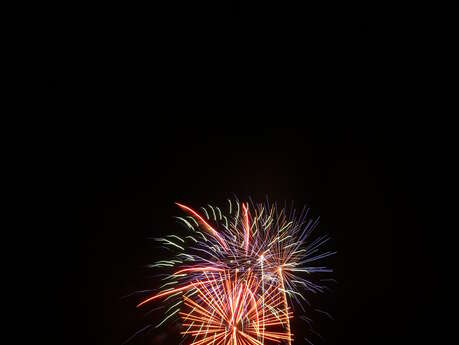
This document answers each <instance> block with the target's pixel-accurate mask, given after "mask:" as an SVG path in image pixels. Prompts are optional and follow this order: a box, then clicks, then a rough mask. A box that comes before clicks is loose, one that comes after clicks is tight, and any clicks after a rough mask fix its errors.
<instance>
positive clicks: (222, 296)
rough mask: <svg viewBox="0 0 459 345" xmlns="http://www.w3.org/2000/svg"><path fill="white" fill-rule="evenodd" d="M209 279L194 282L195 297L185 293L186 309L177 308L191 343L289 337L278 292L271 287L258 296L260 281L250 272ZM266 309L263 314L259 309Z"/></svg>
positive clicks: (249, 343)
mask: <svg viewBox="0 0 459 345" xmlns="http://www.w3.org/2000/svg"><path fill="white" fill-rule="evenodd" d="M219 277H220V279H217V280H215V279H212V283H210V284H206V283H205V282H202V281H201V282H197V283H196V284H194V288H195V289H196V291H197V297H196V298H194V299H191V298H188V297H185V298H184V301H185V306H186V307H187V308H188V309H189V311H188V312H181V313H180V315H181V317H182V320H183V327H184V329H185V330H184V331H182V334H184V335H188V336H190V337H192V338H193V339H192V342H191V345H210V344H215V345H218V344H221V345H230V344H231V345H232V344H240V345H262V344H264V343H262V336H261V334H262V331H263V330H262V327H263V325H264V327H265V328H266V329H265V330H264V338H265V339H268V340H270V341H272V342H273V343H280V342H282V341H284V340H285V341H291V339H292V335H291V333H290V332H289V331H288V330H287V324H286V320H288V319H289V318H290V317H291V316H292V315H291V312H288V311H287V314H285V311H284V305H283V304H284V302H283V297H282V293H281V291H280V290H279V289H278V288H274V287H271V288H270V289H268V290H267V291H265V294H264V299H262V298H261V296H260V294H259V292H260V282H259V281H257V279H256V277H254V275H253V274H248V275H247V276H246V277H245V278H244V279H243V280H239V279H237V277H236V276H234V277H233V278H231V277H230V273H229V272H225V273H224V274H223V275H222V274H221V273H219ZM263 308H266V309H267V310H269V312H268V313H265V314H264V316H263V312H262V309H263Z"/></svg>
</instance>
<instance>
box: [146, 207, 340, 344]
mask: <svg viewBox="0 0 459 345" xmlns="http://www.w3.org/2000/svg"><path fill="white" fill-rule="evenodd" d="M228 203H229V213H227V214H225V213H224V212H223V211H222V210H220V208H218V207H216V206H211V205H207V208H206V207H201V209H200V210H201V211H202V212H200V213H198V212H196V211H195V210H193V209H192V208H190V207H189V206H186V205H184V204H180V203H176V205H177V206H179V207H180V208H181V209H182V210H183V211H185V212H186V214H187V216H186V217H176V218H177V219H178V220H179V221H180V222H182V223H183V224H184V225H185V226H186V228H187V229H188V231H191V232H192V233H191V234H188V235H186V236H185V237H183V238H182V237H179V236H176V235H168V236H166V238H162V239H157V240H158V241H159V242H160V243H161V244H162V245H163V246H167V247H168V248H169V249H174V250H177V252H178V253H177V255H175V257H173V258H171V259H170V260H161V261H158V262H157V263H155V264H153V265H151V267H158V268H162V269H170V270H172V273H171V274H169V275H168V276H166V277H165V278H162V280H163V281H164V282H163V283H162V286H161V288H160V290H159V291H158V292H157V293H156V294H154V295H152V296H150V297H148V298H146V299H144V300H143V301H141V302H140V303H138V304H137V307H144V306H145V305H147V304H149V303H150V302H152V301H155V300H162V301H163V302H164V303H171V305H170V307H169V308H167V307H166V308H167V310H166V312H165V316H164V319H163V320H162V321H161V322H160V323H159V324H158V325H157V326H156V327H159V326H160V325H162V324H163V323H164V322H166V321H172V320H175V321H179V320H181V322H182V326H183V331H182V332H181V333H182V335H183V336H184V337H185V338H186V339H189V341H188V342H187V344H191V345H211V344H212V345H219V344H221V345H265V344H272V343H278V344H288V345H291V344H292V342H293V334H292V330H291V324H290V319H291V318H292V317H293V313H292V308H291V305H290V304H291V303H293V302H294V301H295V302H296V303H298V304H299V305H300V306H301V308H302V309H303V310H304V308H303V306H302V302H304V301H306V302H308V301H307V298H306V297H305V295H304V292H310V293H316V292H322V291H323V290H324V287H323V286H321V285H320V284H317V283H315V282H314V281H313V280H312V276H313V275H315V274H319V273H320V274H323V273H329V272H331V270H330V269H328V268H326V267H325V266H318V265H315V262H316V261H319V260H323V259H325V258H327V257H329V256H330V255H333V254H334V252H330V251H325V252H321V248H322V247H323V246H324V245H325V244H326V243H327V241H328V237H327V236H319V237H317V238H315V239H311V234H312V232H313V231H314V230H315V229H316V228H317V226H318V220H315V221H313V220H312V219H310V218H309V217H308V210H307V209H303V211H302V212H301V213H300V214H296V211H295V210H290V212H287V211H286V210H285V209H278V207H277V206H276V205H275V204H272V205H269V204H268V203H266V204H264V205H263V204H258V205H252V206H251V207H249V203H239V202H238V201H236V202H231V200H228ZM211 224H212V225H211ZM201 230H202V231H201ZM208 234H210V235H211V236H210V237H208ZM303 291H304V292H303ZM308 303H309V302H308ZM177 317H178V318H179V319H177Z"/></svg>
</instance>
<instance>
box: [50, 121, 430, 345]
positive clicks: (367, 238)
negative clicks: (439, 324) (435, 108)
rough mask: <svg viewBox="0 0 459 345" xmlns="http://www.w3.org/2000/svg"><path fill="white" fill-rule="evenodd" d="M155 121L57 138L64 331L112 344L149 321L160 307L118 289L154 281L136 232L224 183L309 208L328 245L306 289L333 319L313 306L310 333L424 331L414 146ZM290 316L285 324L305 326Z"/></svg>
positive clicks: (369, 338)
mask: <svg viewBox="0 0 459 345" xmlns="http://www.w3.org/2000/svg"><path fill="white" fill-rule="evenodd" d="M156 133H167V135H164V134H160V135H151V136H148V135H145V132H144V131H142V134H140V132H138V133H137V132H135V131H133V132H129V133H127V131H123V130H122V129H119V131H118V132H116V133H111V134H106V133H104V134H101V133H100V132H97V133H92V134H88V133H86V134H87V135H86V136H85V139H84V140H75V143H74V146H73V147H69V148H68V150H67V155H68V157H67V158H69V157H71V159H70V160H68V162H69V165H68V166H66V167H65V171H66V172H67V173H69V175H67V178H66V179H65V180H64V181H63V186H62V187H63V188H64V189H65V192H66V193H70V196H71V198H69V199H71V200H72V201H71V203H70V204H69V205H68V207H69V209H70V211H71V217H70V218H69V219H70V222H69V223H68V224H67V225H68V226H69V227H68V229H66V230H65V233H66V238H67V240H66V242H65V246H63V247H62V248H61V251H62V253H61V254H62V255H63V257H64V258H66V261H65V263H64V262H60V261H58V262H55V263H54V265H55V266H56V267H57V268H58V269H59V270H60V277H61V278H62V279H61V280H60V283H59V284H61V285H59V286H62V289H60V292H59V293H58V296H57V297H58V298H59V297H62V298H64V296H67V295H68V294H69V293H71V294H72V295H73V296H74V298H72V299H71V300H67V302H66V303H65V305H62V307H63V308H64V309H65V311H66V312H65V314H64V315H65V317H64V318H63V319H62V320H61V321H62V322H63V325H62V327H63V328H62V330H63V331H64V334H65V335H64V336H65V337H66V342H69V343H78V342H82V343H95V344H121V343H122V342H123V341H125V340H126V339H127V338H129V337H130V336H131V335H132V334H134V333H135V332H136V331H137V330H139V329H140V328H142V327H144V326H145V325H146V324H147V323H148V322H149V321H155V320H158V318H159V317H160V316H161V314H160V313H157V314H155V313H153V314H151V315H150V316H149V317H145V316H144V314H143V313H142V312H139V311H138V310H136V308H135V304H136V303H137V302H138V301H139V298H136V297H130V298H124V299H123V298H122V297H123V296H125V295H127V294H130V293H132V292H134V291H136V290H142V289H148V288H151V287H154V286H156V285H155V284H156V283H157V282H156V281H155V280H154V279H152V278H151V272H149V271H148V270H146V269H145V268H144V267H143V266H144V265H146V264H149V263H151V262H152V261H153V260H155V259H158V257H159V256H160V255H161V253H159V252H158V249H157V248H155V246H154V245H153V244H152V243H151V241H149V240H147V237H150V236H153V237H156V236H159V235H164V234H169V233H174V232H176V231H178V230H180V229H181V228H180V226H179V225H178V224H177V223H176V222H175V221H174V220H173V218H172V217H173V216H174V215H178V214H180V211H179V210H178V209H177V207H176V206H175V205H174V204H173V203H174V201H182V202H186V203H187V204H189V205H192V206H195V207H199V206H200V205H201V204H206V203H209V202H212V203H214V204H217V205H218V204H220V205H223V206H224V205H225V199H226V198H227V197H232V196H233V194H236V195H237V196H238V197H239V198H240V199H241V200H247V198H249V197H251V198H252V199H253V200H254V201H260V200H264V199H265V197H266V196H269V198H270V199H271V200H276V201H280V202H284V201H287V202H290V201H292V200H293V201H294V202H295V204H296V205H298V206H301V205H304V204H308V205H310V207H311V209H312V212H313V214H314V215H316V216H319V215H320V217H321V231H323V232H327V233H329V234H330V235H331V236H332V238H333V240H332V243H331V248H334V249H336V250H337V251H338V254H337V255H336V257H334V258H333V259H331V260H329V264H330V265H331V266H332V267H333V268H334V269H335V273H334V277H335V278H336V279H337V281H338V283H337V284H336V285H334V286H332V292H331V293H328V294H326V295H323V296H321V297H320V298H313V301H314V302H315V303H318V304H317V306H318V307H320V308H321V309H323V310H326V311H327V312H329V313H330V314H331V315H332V316H333V318H334V321H330V320H329V319H327V318H326V317H320V315H315V316H314V318H315V319H314V321H315V323H314V329H315V330H316V331H317V332H319V333H320V334H321V335H322V337H323V338H324V340H323V341H322V343H324V344H342V343H352V344H386V343H387V342H389V341H392V340H394V339H423V340H425V339H430V338H429V337H431V336H433V330H432V320H431V319H430V314H431V311H432V310H433V307H434V306H433V301H434V293H433V291H434V289H433V286H434V284H435V275H436V272H435V270H434V267H433V263H432V262H431V259H432V258H433V250H434V249H435V248H434V247H433V245H434V244H433V243H432V242H431V241H430V240H429V231H430V229H429V225H430V224H431V223H430V220H431V219H432V218H433V215H432V214H430V212H429V209H430V207H429V200H430V199H429V195H430V194H429V193H430V192H431V191H429V189H428V185H427V184H425V181H424V178H425V177H426V175H425V171H426V169H429V168H426V167H427V166H428V161H426V160H425V159H424V158H423V157H425V156H424V153H422V152H425V151H424V149H425V147H423V146H419V145H418V144H419V143H415V142H410V143H408V142H405V141H403V140H402V139H401V137H400V136H396V135H397V133H391V136H390V138H388V137H387V136H386V134H387V133H378V134H377V133H371V135H370V134H369V133H362V132H360V131H358V130H355V129H352V128H342V129H340V130H331V129H328V128H323V127H321V128H314V127H308V126H305V127H301V128H293V129H292V128H290V129H279V128H275V129H273V128H271V129H265V128H259V127H253V128H250V129H248V128H243V127H242V126H241V127H238V128H235V129H234V128H232V129H228V128H222V127H212V128H199V127H182V128H176V127H175V126H172V125H170V126H167V127H164V128H156ZM136 134H139V135H136ZM381 134H383V136H382V137H381ZM421 149H423V150H421ZM421 153H422V154H421ZM421 156H422V157H421ZM421 158H422V159H421ZM423 169H424V173H422V174H419V172H420V171H423ZM67 196H69V195H67ZM295 326H296V324H295ZM297 327H298V328H297V329H295V333H296V334H297V335H298V337H299V336H300V335H305V334H306V335H307V331H306V328H301V326H297ZM162 332H163V331H157V332H150V333H147V334H146V335H142V336H139V337H137V338H136V339H135V340H134V344H151V343H153V344H167V343H168V342H167V341H166V339H169V343H170V342H174V343H176V342H177V337H176V335H174V334H176V332H177V330H174V329H166V330H165V331H164V332H165V333H162ZM166 335H167V336H168V337H169V338H166V337H165V336H166ZM309 336H311V335H310V334H309ZM311 339H312V340H315V343H321V340H317V338H314V337H312V338H311ZM432 339H433V338H432ZM299 343H302V342H299Z"/></svg>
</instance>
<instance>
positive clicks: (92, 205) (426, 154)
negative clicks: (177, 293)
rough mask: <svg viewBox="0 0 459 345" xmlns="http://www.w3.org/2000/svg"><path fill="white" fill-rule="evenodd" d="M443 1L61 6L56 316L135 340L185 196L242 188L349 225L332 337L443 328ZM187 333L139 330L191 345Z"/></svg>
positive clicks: (53, 67) (69, 338)
mask: <svg viewBox="0 0 459 345" xmlns="http://www.w3.org/2000/svg"><path fill="white" fill-rule="evenodd" d="M438 13H439V10H438V9H433V8H431V7H429V5H428V4H426V5H424V4H422V3H417V4H416V6H413V5H412V4H409V3H403V4H401V3H387V2H384V3H372V4H367V3H363V2H362V3H359V2H353V3H346V4H342V3H340V4H333V3H329V2H327V3H324V2H321V3H317V2H316V3H313V4H305V5H304V6H303V7H299V6H298V5H296V4H293V3H290V2H285V3H284V2H283V3H282V4H279V3H274V2H252V1H251V2H243V1H239V2H232V3H231V2H212V3H210V2H207V3H204V2H202V3H201V2H199V3H196V2H195V3H187V4H181V3H180V4H179V3H176V2H164V3H160V4H158V5H154V6H152V5H148V6H147V5H145V6H143V5H133V4H130V5H126V4H125V3H117V2H111V3H109V4H108V3H103V2H95V3H91V4H80V5H78V6H76V5H75V6H69V7H67V6H66V7H65V8H64V7H62V8H60V7H55V6H50V7H49V9H48V13H47V16H46V17H44V18H47V19H46V20H45V19H44V20H43V26H45V27H46V29H47V30H46V34H45V35H43V46H42V48H44V50H45V51H46V59H45V60H46V61H45V63H44V64H43V68H42V72H43V73H44V77H43V80H44V84H45V85H44V87H45V89H46V94H45V96H44V100H45V101H46V108H45V112H46V114H53V115H55V118H52V119H51V118H50V120H49V121H48V120H43V122H42V123H40V124H41V125H44V127H46V130H44V131H39V132H38V133H39V135H40V136H41V141H43V142H45V148H44V149H43V150H40V152H38V154H37V158H38V159H37V164H36V166H38V167H44V168H43V172H44V175H46V176H45V181H49V183H40V184H41V185H43V187H44V191H43V193H42V194H41V195H52V198H50V199H52V202H53V204H54V203H55V204H57V205H56V208H55V209H52V210H49V211H48V212H50V217H51V218H53V219H56V220H58V222H57V223H58V227H57V229H56V231H47V232H45V234H46V235H48V236H44V238H45V239H46V242H47V244H48V245H49V247H50V249H51V250H49V251H46V252H44V251H42V252H40V255H41V257H43V258H44V259H45V263H46V267H50V269H51V272H52V278H53V279H51V280H50V281H52V289H50V291H52V296H51V298H52V299H54V300H55V301H56V304H55V306H56V308H51V309H50V314H52V315H53V316H54V318H55V319H56V321H53V322H48V319H47V318H44V320H45V323H46V326H45V327H43V328H42V330H44V331H45V332H46V333H47V334H48V336H49V335H51V336H54V335H56V336H57V337H58V340H59V342H61V343H72V344H73V343H75V344H77V343H78V344H92V343H94V344H121V343H123V342H124V341H125V340H126V339H127V338H129V337H130V336H131V335H133V334H134V333H135V332H136V331H137V330H138V329H140V328H142V327H143V326H144V325H145V324H146V323H147V322H148V321H149V320H150V319H149V318H148V317H145V316H144V315H143V313H142V312H139V311H138V310H137V309H136V308H135V304H136V302H137V299H136V298H126V299H123V298H122V296H125V295H126V294H129V293H131V292H133V291H135V290H139V289H144V288H148V287H150V286H151V284H154V283H155V282H154V281H152V280H151V279H150V278H148V274H147V272H145V270H144V269H143V265H145V264H148V263H150V262H151V261H152V260H153V259H154V257H155V256H157V255H158V253H157V252H155V249H154V248H153V247H152V246H151V243H150V242H149V241H147V240H146V237H148V236H157V235H159V234H165V233H168V232H173V231H175V230H176V229H177V225H176V224H175V222H174V221H173V219H172V216H174V215H177V214H178V210H177V209H176V207H174V205H173V202H174V201H183V202H185V203H188V204H190V205H193V206H195V207H198V206H199V205H201V204H204V203H209V202H212V203H215V204H223V203H224V202H225V199H226V198H228V197H231V196H232V195H233V193H234V194H236V195H237V196H238V197H239V198H240V199H242V200H245V199H247V198H248V197H252V199H253V200H254V201H260V200H264V199H265V197H266V195H268V196H269V198H270V199H271V200H276V201H280V202H283V201H291V200H294V201H295V204H296V205H297V206H302V205H303V204H309V205H310V206H311V207H312V209H313V213H314V214H315V215H316V216H318V215H320V216H321V224H322V231H324V232H328V233H329V234H330V235H331V236H332V238H333V243H332V245H333V246H334V248H335V249H336V250H337V251H338V255H337V256H336V257H335V258H334V259H332V260H330V264H331V265H332V266H333V268H334V269H335V273H334V275H335V278H336V279H337V281H338V284H337V285H336V286H335V287H334V288H333V291H332V292H331V293H330V294H327V295H324V296H323V297H322V298H321V299H319V300H318V302H319V303H320V306H321V307H322V309H324V310H326V311H328V312H330V314H331V315H332V316H333V317H334V319H335V320H334V321H330V320H328V319H327V318H325V317H320V315H316V316H315V317H314V321H315V323H314V329H315V330H316V331H318V332H319V333H320V334H321V335H322V337H323V338H324V340H320V339H317V338H315V337H312V340H314V341H313V342H314V344H316V343H317V344H320V343H323V344H348V343H349V344H387V343H388V342H393V341H397V340H400V341H408V342H413V343H419V342H438V341H439V339H440V338H441V336H442V334H443V332H442V331H441V327H440V326H441V324H440V322H439V315H440V313H439V306H440V302H439V295H441V294H440V293H439V288H438V282H439V281H441V280H442V279H441V277H442V276H441V273H440V267H441V266H442V264H441V262H440V260H438V257H437V255H438V253H439V252H440V245H439V243H441V241H442V240H443V238H444V235H445V233H444V232H442V229H441V228H439V227H438V221H439V219H440V218H441V215H439V213H438V207H437V206H438V204H439V203H441V202H442V201H439V199H438V198H437V190H438V189H439V188H440V187H439V186H440V185H441V184H442V180H443V171H444V165H443V163H444V157H443V156H442V155H441V154H442V153H444V152H445V147H444V146H443V144H442V139H444V138H445V137H447V135H446V134H445V133H444V131H443V129H442V128H439V127H438V126H437V125H438V123H440V122H441V121H440V120H439V118H437V115H438V114H441V113H442V104H443V102H442V101H441V99H436V98H434V97H433V94H434V93H433V92H430V91H429V92H427V91H426V90H427V86H429V87H430V86H432V85H436V86H439V85H440V84H439V83H429V81H428V80H429V78H431V77H432V76H433V75H436V74H437V73H438V71H437V70H435V71H432V70H429V69H427V68H426V61H425V60H424V58H425V57H426V53H425V50H426V45H427V44H428V43H433V45H434V46H436V45H438V44H439V42H440V41H441V39H442V36H441V35H434V34H433V30H432V28H433V27H436V28H438V27H439V24H440V23H441V25H447V24H448V21H447V20H446V21H441V20H439V18H438ZM445 92H446V93H444V94H443V95H442V96H444V95H446V94H448V92H449V93H451V90H449V91H448V90H446V91H445ZM426 113H427V116H426V115H425V114H426ZM355 115H358V116H359V117H361V118H362V120H353V119H352V118H353V117H354V116H355ZM138 116H140V117H142V118H143V119H142V120H137V117H138ZM405 116H408V118H405ZM40 121H42V120H40ZM434 124H435V125H434ZM440 127H441V126H440ZM48 188H49V190H52V191H53V192H55V193H52V194H51V193H49V191H48ZM440 200H442V199H440ZM443 202H444V200H443ZM56 210H59V212H57V211H56ZM46 214H48V213H46ZM46 248H48V246H46ZM437 260H438V261H437ZM37 274H38V272H37ZM38 279H40V278H38ZM46 308H50V307H49V304H47V305H46V307H44V308H43V309H46ZM151 317H152V318H155V317H158V316H157V315H155V314H152V315H151ZM54 318H53V319H54ZM174 332H176V330H172V329H169V330H167V331H166V333H167V334H169V336H171V338H167V340H165V339H164V338H161V337H162V334H161V333H158V334H154V333H149V334H147V335H145V336H143V335H141V336H139V337H138V338H137V339H135V340H134V342H133V343H135V344H143V343H148V344H152V343H153V344H155V343H157V344H167V343H170V344H175V343H177V342H178V341H177V338H176V337H174V335H173V334H174ZM295 332H296V334H297V335H298V339H301V337H300V335H309V334H308V332H307V331H306V330H305V329H295ZM297 343H299V344H301V343H302V342H301V341H298V342H297Z"/></svg>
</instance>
